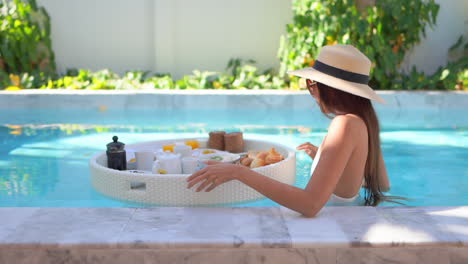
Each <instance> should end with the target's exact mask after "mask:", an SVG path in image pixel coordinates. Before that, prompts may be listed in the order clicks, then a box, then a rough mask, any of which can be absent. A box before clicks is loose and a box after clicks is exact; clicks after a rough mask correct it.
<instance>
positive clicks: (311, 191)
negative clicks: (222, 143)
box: [187, 45, 389, 217]
mask: <svg viewBox="0 0 468 264" xmlns="http://www.w3.org/2000/svg"><path fill="white" fill-rule="evenodd" d="M370 67H371V62H370V60H369V59H368V58H367V57H366V56H365V55H364V54H362V53H361V52H360V51H359V50H357V49H356V48H354V47H353V46H350V45H333V46H325V47H323V48H322V50H321V52H320V54H319V56H318V58H317V60H316V61H315V64H314V66H313V67H312V68H305V69H301V70H297V71H292V72H289V74H291V75H296V76H299V77H302V78H305V79H306V83H307V88H308V90H309V92H310V93H311V95H312V96H313V97H314V98H315V100H316V102H317V104H318V105H319V106H320V109H321V111H322V112H323V113H324V114H325V115H326V116H328V117H330V118H333V119H332V121H331V124H330V127H329V129H328V134H327V136H326V137H325V138H324V140H323V142H322V144H321V146H320V147H319V148H317V147H316V146H314V145H312V144H311V143H308V142H307V143H304V144H301V145H300V146H298V147H297V149H298V150H304V151H305V152H306V153H307V154H308V155H309V156H310V157H311V158H312V159H313V160H314V162H313V164H312V168H311V174H312V176H311V178H310V180H309V183H308V184H307V186H306V187H305V189H301V188H297V187H294V186H291V185H288V184H284V183H281V182H278V181H276V180H273V179H270V178H268V177H266V176H263V175H262V174H259V173H257V172H255V171H253V170H250V169H249V168H247V167H243V166H240V165H233V164H221V163H216V164H215V163H211V164H213V165H212V166H208V167H207V168H205V169H203V170H200V171H198V172H197V173H194V174H193V175H192V176H190V177H189V178H188V179H187V181H188V182H189V183H188V186H187V188H191V187H192V186H194V185H196V184H199V183H200V184H199V186H198V187H197V189H196V191H202V190H205V191H211V190H213V189H214V188H216V187H217V186H219V185H220V184H222V183H225V182H228V181H231V180H238V181H241V182H243V183H244V184H246V185H248V186H250V187H252V188H253V189H255V190H257V191H258V192H260V193H261V194H263V195H265V196H266V197H268V198H270V199H271V200H273V201H275V202H277V203H279V204H281V205H283V206H285V207H288V208H290V209H292V210H295V211H297V212H299V213H301V214H303V215H304V216H306V217H313V216H315V215H316V214H317V213H318V212H319V211H320V209H321V208H322V207H323V206H324V205H325V204H326V203H327V202H329V201H330V202H338V203H342V204H347V203H349V204H352V203H353V202H354V201H356V199H357V198H358V196H359V191H360V188H361V186H363V185H365V186H366V195H365V197H364V200H365V204H366V205H372V206H376V205H377V204H378V203H379V202H380V201H382V200H383V199H384V198H385V196H383V194H382V191H387V190H388V189H389V181H388V177H387V172H386V168H385V164H384V161H383V156H382V152H381V149H380V139H379V124H378V119H377V116H376V114H375V111H374V109H373V107H372V103H371V101H370V100H375V101H378V102H382V103H384V100H383V99H382V98H380V97H379V96H378V95H377V94H376V93H375V92H374V91H373V90H372V88H370V87H369V86H368V85H367V83H368V80H369V71H370ZM205 188H206V189H205Z"/></svg>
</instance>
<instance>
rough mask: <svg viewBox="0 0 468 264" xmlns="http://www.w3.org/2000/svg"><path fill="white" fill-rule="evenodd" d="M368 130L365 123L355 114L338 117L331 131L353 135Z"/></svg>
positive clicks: (334, 120)
mask: <svg viewBox="0 0 468 264" xmlns="http://www.w3.org/2000/svg"><path fill="white" fill-rule="evenodd" d="M366 128H367V127H366V124H365V123H364V121H363V120H362V119H361V118H360V117H359V116H357V115H355V114H345V115H337V116H335V117H334V118H333V120H332V122H331V124H330V129H333V130H344V131H346V132H347V133H353V134H354V133H358V134H361V133H362V132H363V130H364V131H367V130H366Z"/></svg>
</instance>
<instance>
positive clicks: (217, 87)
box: [213, 81, 223, 89]
mask: <svg viewBox="0 0 468 264" xmlns="http://www.w3.org/2000/svg"><path fill="white" fill-rule="evenodd" d="M213 87H214V88H216V89H219V88H222V87H223V85H222V84H221V82H218V81H214V82H213Z"/></svg>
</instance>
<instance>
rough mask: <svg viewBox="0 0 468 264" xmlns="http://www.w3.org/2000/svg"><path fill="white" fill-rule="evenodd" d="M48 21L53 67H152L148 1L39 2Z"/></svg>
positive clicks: (60, 68)
mask: <svg viewBox="0 0 468 264" xmlns="http://www.w3.org/2000/svg"><path fill="white" fill-rule="evenodd" d="M38 4H40V5H43V6H44V7H45V8H46V9H47V11H48V13H49V15H50V16H51V21H52V45H53V49H54V51H55V56H56V62H57V66H58V70H59V71H60V72H64V71H65V70H66V69H67V68H85V69H91V70H99V69H102V68H110V69H112V70H114V71H116V72H119V73H123V72H124V71H126V70H134V69H142V70H151V69H153V67H154V37H153V33H154V32H153V1H152V0H132V1H130V0H39V1H38Z"/></svg>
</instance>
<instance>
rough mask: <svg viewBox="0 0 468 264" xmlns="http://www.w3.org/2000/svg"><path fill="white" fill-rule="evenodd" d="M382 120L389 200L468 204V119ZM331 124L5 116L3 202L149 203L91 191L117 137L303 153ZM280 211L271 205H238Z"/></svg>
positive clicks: (216, 117) (0, 134)
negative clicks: (260, 143) (95, 168)
mask: <svg viewBox="0 0 468 264" xmlns="http://www.w3.org/2000/svg"><path fill="white" fill-rule="evenodd" d="M379 115H380V119H381V124H382V133H381V138H382V148H383V152H384V157H385V161H386V164H387V169H388V172H389V175H390V179H391V183H392V189H391V192H389V193H388V194H390V195H397V196H403V197H406V198H409V199H411V201H409V202H407V205H414V206H438V205H440V206H457V205H466V204H467V203H468V195H467V194H466V190H467V189H468V166H467V164H468V162H467V161H468V120H466V119H463V118H460V116H457V117H455V119H456V121H451V120H450V118H454V115H457V113H450V112H448V111H447V112H444V111H440V110H439V111H437V112H431V111H428V110H419V111H412V112H411V115H408V114H405V113H394V112H379ZM455 119H454V120H455ZM328 123H329V120H328V119H326V118H325V117H323V116H322V115H321V114H320V112H319V111H318V110H315V111H314V112H309V111H284V110H248V109H244V110H235V111H233V110H216V109H214V110H199V111H181V110H127V111H92V110H66V111H55V110H34V111H31V110H30V111H26V110H8V111H5V110H2V112H1V115H0V206H40V207H62V206H63V207H111V206H142V205H135V204H129V203H123V202H119V201H115V200H112V199H109V198H106V197H104V196H102V195H101V194H99V193H97V192H96V191H94V190H93V188H92V187H91V184H90V174H89V169H88V159H89V158H90V157H91V156H92V155H93V154H95V153H96V152H99V151H102V150H104V149H105V145H106V144H107V143H108V142H110V141H111V137H112V136H113V135H118V136H119V138H120V139H121V141H123V142H125V143H127V144H130V143H135V142H140V141H149V140H158V139H164V138H177V137H206V136H207V135H208V132H209V131H211V130H226V131H243V132H244V136H245V137H246V138H262V139H266V140H271V141H277V142H281V143H283V144H285V145H288V146H290V147H292V148H295V147H296V146H297V145H299V144H301V143H303V142H306V141H310V142H312V143H313V144H316V145H319V144H320V142H321V140H322V138H323V137H324V135H325V133H326V127H327V125H328ZM310 165H311V160H310V158H309V157H308V156H306V155H305V154H303V153H299V152H298V155H297V182H296V184H295V185H296V186H298V187H304V186H305V185H306V184H307V182H308V180H309V178H310V175H309V169H310ZM275 205H276V204H275V203H274V202H273V201H271V200H268V199H265V200H262V201H259V202H255V203H250V204H242V205H239V206H275ZM386 205H393V204H383V206H386Z"/></svg>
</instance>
